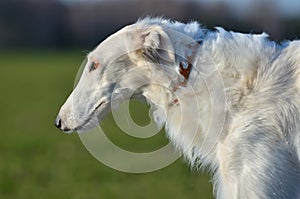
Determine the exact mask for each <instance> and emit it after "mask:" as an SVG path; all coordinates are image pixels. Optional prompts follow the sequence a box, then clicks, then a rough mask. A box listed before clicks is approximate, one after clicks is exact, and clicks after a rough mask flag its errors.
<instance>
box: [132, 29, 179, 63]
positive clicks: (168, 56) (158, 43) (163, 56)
mask: <svg viewBox="0 0 300 199" xmlns="http://www.w3.org/2000/svg"><path fill="white" fill-rule="evenodd" d="M130 40H131V41H132V44H133V46H132V45H130V46H132V47H133V51H132V52H131V53H130V54H129V55H130V58H131V59H132V60H133V61H139V60H141V59H147V60H148V61H152V62H156V63H162V62H174V61H175V54H174V49H173V45H172V42H171V40H170V38H169V36H168V35H167V34H166V33H165V31H164V30H163V29H162V28H161V27H160V26H150V27H147V28H141V29H136V30H134V31H133V32H132V33H130Z"/></svg>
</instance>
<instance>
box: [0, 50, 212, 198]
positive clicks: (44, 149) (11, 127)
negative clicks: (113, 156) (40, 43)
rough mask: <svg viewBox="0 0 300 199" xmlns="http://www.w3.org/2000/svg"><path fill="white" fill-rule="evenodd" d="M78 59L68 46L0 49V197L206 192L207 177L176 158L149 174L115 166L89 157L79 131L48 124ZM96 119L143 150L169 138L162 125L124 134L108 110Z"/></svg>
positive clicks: (140, 117) (117, 138) (119, 139)
mask: <svg viewBox="0 0 300 199" xmlns="http://www.w3.org/2000/svg"><path fill="white" fill-rule="evenodd" d="M83 59H84V53H82V52H81V51H75V50H73V51H61V50H59V51H54V50H53V51H50V50H48V51H46V50H41V51H30V50H29V51H28V50H23V51H21V50H20V51H9V52H4V51H2V52H1V53H0V81H1V83H0V89H1V90H2V94H1V97H0V104H1V112H0V122H1V126H0V129H1V131H0V132H1V136H2V137H1V139H0V199H2V198H3V199H99V198H101V199H107V198H108V199H115V198H116V199H119V198H120V199H127V198H130V199H136V198H137V199H156V198H158V199H160V198H164V199H168V198H172V199H194V198H201V199H202V198H204V199H207V198H212V187H211V185H210V183H209V180H210V178H209V177H208V176H207V175H203V174H202V173H196V172H193V171H191V169H190V167H189V166H188V165H187V164H186V163H185V162H184V161H183V160H182V159H179V160H177V161H176V162H175V163H173V164H171V165H170V166H168V167H167V168H164V169H162V170H159V171H155V172H151V173H146V174H128V173H122V172H119V171H116V170H113V169H111V168H108V167H106V166H104V165H103V164H101V163H100V162H98V161H97V160H96V159H94V158H93V157H92V156H91V155H90V154H89V152H88V151H87V150H86V149H85V147H84V146H83V144H82V143H81V141H80V139H79V137H78V135H76V134H71V135H67V134H63V133H61V132H59V131H58V130H57V129H56V128H55V127H54V119H55V117H56V114H57V112H58V110H59V107H60V106H61V105H62V103H63V102H64V100H65V99H66V97H67V96H68V95H69V93H70V92H71V91H72V87H73V83H74V79H75V76H76V73H77V70H78V68H79V66H80V63H81V62H82V60H83ZM132 107H135V108H134V109H133V110H132V114H133V117H134V119H135V120H136V121H137V123H139V124H142V125H144V124H146V123H147V121H149V118H147V117H146V115H147V113H146V111H147V108H146V107H145V106H143V105H141V104H134V106H132ZM136 107H138V108H136ZM141 110H142V111H141ZM102 126H103V127H104V128H105V129H107V131H106V132H107V135H108V137H109V138H110V139H112V140H113V141H114V142H115V143H116V144H117V145H118V146H120V147H122V148H125V149H127V150H132V151H149V150H151V149H156V148H159V147H160V146H162V145H164V144H165V143H167V142H168V141H167V139H166V137H165V135H164V133H163V132H161V133H159V134H158V135H156V136H154V138H150V139H149V140H141V139H139V140H136V139H133V138H131V137H129V136H127V135H124V133H122V132H120V130H119V129H118V128H117V127H116V125H115V124H114V122H113V119H112V117H111V115H110V116H109V117H108V118H107V119H105V120H104V122H103V124H102Z"/></svg>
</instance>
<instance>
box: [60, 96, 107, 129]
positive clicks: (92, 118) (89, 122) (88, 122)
mask: <svg viewBox="0 0 300 199" xmlns="http://www.w3.org/2000/svg"><path fill="white" fill-rule="evenodd" d="M106 104H108V102H106V101H104V100H103V101H101V102H100V103H99V104H98V105H97V106H95V108H94V109H93V111H92V112H91V113H90V114H89V116H88V117H87V119H85V120H84V121H83V122H82V123H81V124H80V125H77V126H76V127H75V128H73V129H63V132H65V133H71V132H77V133H82V132H85V131H88V130H90V129H92V128H93V127H95V126H96V125H97V123H98V122H99V120H98V119H97V116H98V114H99V112H100V109H102V108H103V107H104V106H105V105H106Z"/></svg>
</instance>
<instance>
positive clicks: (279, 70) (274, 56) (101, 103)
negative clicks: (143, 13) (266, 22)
mask: <svg viewBox="0 0 300 199" xmlns="http://www.w3.org/2000/svg"><path fill="white" fill-rule="evenodd" d="M116 38H122V39H121V40H118V39H116ZM116 40H117V41H116ZM124 49H125V50H124ZM117 51H122V52H121V53H120V52H118V53H119V54H122V55H123V56H119V57H118V58H117V61H114V62H110V60H113V57H114V56H115V55H116V54H115V53H117ZM96 62H97V63H100V67H98V65H97V64H95V63H96ZM186 62H188V63H190V64H192V67H191V68H190V69H189V71H187V70H186V67H184V69H183V66H182V65H183V64H184V63H185V64H186ZM91 64H92V65H91ZM91 66H92V67H91ZM98 68H99V69H98ZM94 70H95V71H98V72H95V73H94V72H92V71H94ZM130 71H133V72H130ZM92 73H94V74H92ZM125 73H126V74H127V77H129V78H126V79H122V78H121V77H122V75H123V74H125ZM183 74H185V75H183ZM87 81H91V82H99V84H97V87H96V86H95V87H93V86H92V85H93V84H92V83H89V84H88V83H87ZM149 81H151V82H154V83H155V84H147V85H145V84H144V82H149ZM117 83H118V88H117V89H114V90H113V89H112V88H113V87H114V86H115V85H116V84H117ZM87 84H88V85H91V86H89V87H88V89H87ZM138 85H144V86H143V87H141V88H139V90H138V91H137V92H135V94H136V96H143V97H145V98H146V99H147V101H148V102H149V103H150V104H151V106H152V107H153V108H154V109H155V110H154V111H153V116H154V119H155V121H156V122H157V124H158V125H163V124H165V127H166V132H167V135H168V137H169V138H170V140H171V141H172V142H173V143H174V145H175V146H176V147H177V148H178V149H179V150H180V151H182V152H183V154H184V155H185V157H186V158H187V160H188V161H189V162H190V163H191V165H193V166H195V167H197V168H200V167H201V166H203V167H204V166H205V167H208V168H209V169H210V170H211V172H212V173H213V184H214V192H215V196H216V198H218V199H299V198H300V112H299V111H300V90H299V89H300V42H299V41H290V42H286V43H284V44H282V45H278V44H276V43H275V42H273V41H270V40H269V39H268V35H266V34H261V35H254V34H241V33H236V32H228V31H225V30H224V29H222V28H217V29H216V31H208V30H206V29H204V28H202V27H201V26H200V25H199V24H198V23H196V22H192V23H189V24H183V23H179V22H171V21H169V20H164V19H160V18H155V19H153V18H146V19H143V20H140V21H138V22H137V23H136V24H133V25H130V26H127V27H125V28H124V29H122V30H120V31H119V32H117V33H115V34H114V35H113V36H111V37H109V38H108V39H107V40H105V41H104V42H103V43H102V44H100V45H99V46H98V47H97V48H96V49H95V50H94V51H92V52H91V53H90V54H89V55H88V63H87V66H86V69H85V71H84V73H83V75H82V77H81V80H80V82H79V84H78V85H77V87H76V88H75V90H74V91H73V93H72V94H71V96H70V97H69V99H68V100H67V102H66V103H65V104H64V106H63V107H62V109H61V111H60V113H59V116H58V119H57V121H56V123H57V124H56V125H57V126H58V127H59V128H61V129H62V130H64V131H67V132H70V131H85V130H87V129H90V128H92V127H94V126H95V125H96V124H97V122H98V121H99V120H101V119H102V118H103V117H104V116H105V115H106V113H107V112H108V111H109V110H110V108H109V107H110V106H109V104H110V102H111V100H112V97H111V96H112V93H113V92H114V93H117V94H118V93H120V94H121V93H122V94H123V95H124V93H126V92H125V91H124V90H126V89H133V88H137V87H138ZM124 88H126V89H124ZM80 96H87V97H85V98H87V99H85V98H82V97H80ZM120 96H121V95H120ZM74 100H75V101H76V102H77V103H75V105H74V104H73V105H71V104H72V103H73V102H74ZM119 100H120V101H122V97H119ZM71 101H72V102H71ZM95 107H96V108H95ZM99 107H100V108H99ZM71 109H72V110H71Z"/></svg>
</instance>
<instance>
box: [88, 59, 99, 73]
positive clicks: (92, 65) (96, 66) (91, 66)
mask: <svg viewBox="0 0 300 199" xmlns="http://www.w3.org/2000/svg"><path fill="white" fill-rule="evenodd" d="M99 66H100V63H99V62H95V61H93V62H92V63H91V65H90V67H89V72H91V71H93V70H95V69H97V68H98V67H99Z"/></svg>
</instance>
